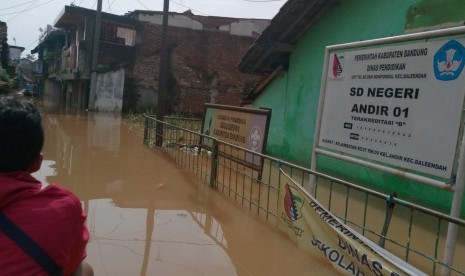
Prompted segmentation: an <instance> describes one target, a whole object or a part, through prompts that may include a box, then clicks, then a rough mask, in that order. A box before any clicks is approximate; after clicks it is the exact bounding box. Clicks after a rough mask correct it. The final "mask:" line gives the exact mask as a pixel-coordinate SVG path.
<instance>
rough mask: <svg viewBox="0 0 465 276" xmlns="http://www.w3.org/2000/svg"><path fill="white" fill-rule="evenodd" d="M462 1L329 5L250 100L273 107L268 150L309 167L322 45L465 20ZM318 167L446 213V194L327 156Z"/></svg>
mask: <svg viewBox="0 0 465 276" xmlns="http://www.w3.org/2000/svg"><path fill="white" fill-rule="evenodd" d="M464 3H465V1H463V0H424V1H419V0H390V1H373V0H343V1H341V3H340V4H337V5H336V6H334V7H333V8H331V9H329V10H328V11H327V12H326V13H325V14H324V15H323V16H321V17H320V18H319V19H318V20H317V22H315V24H314V25H313V26H312V27H311V28H310V29H309V30H308V31H307V32H306V33H305V34H304V35H303V36H302V37H301V38H300V39H299V41H298V43H297V44H296V45H295V50H294V52H293V53H292V54H291V57H290V62H289V69H288V71H287V72H285V73H283V74H281V75H280V76H279V77H277V78H275V79H274V80H273V81H272V82H271V83H270V84H269V85H268V86H267V87H266V89H265V90H264V91H263V92H262V93H261V95H260V96H259V97H258V98H257V99H256V100H255V102H254V106H255V107H267V108H271V109H272V118H271V126H270V132H269V135H268V144H267V148H266V150H267V153H268V154H269V155H272V156H276V157H278V158H282V159H284V160H287V161H290V162H293V163H296V164H299V165H302V166H305V167H309V166H310V162H311V153H312V149H313V140H314V130H315V123H316V116H317V109H318V102H319V94H320V82H321V72H322V67H323V62H324V53H325V47H326V46H328V45H335V44H341V43H347V42H354V41H362V40H369V39H375V38H381V37H389V36H396V35H401V34H404V33H405V32H406V26H408V28H410V29H412V28H430V27H431V26H434V25H438V24H444V23H447V22H451V21H450V19H451V18H452V19H453V22H457V21H459V18H465V13H464V12H463V11H464V10H465V9H464V5H465V4H464ZM457 7H459V8H457ZM460 7H461V8H460ZM441 15H442V16H441ZM462 22H463V19H462ZM318 165H319V166H318V170H319V171H322V172H325V173H328V174H331V175H335V176H337V177H341V178H343V179H346V180H350V181H353V182H356V183H360V184H363V185H365V186H369V187H371V188H375V189H378V190H381V191H384V192H387V193H396V194H397V196H398V197H401V198H403V199H407V200H412V201H415V202H418V203H421V204H426V205H429V206H431V207H433V208H436V209H439V210H442V211H445V212H448V211H449V209H450V203H451V201H452V193H451V192H448V191H443V190H440V189H437V188H433V187H430V186H426V185H425V184H419V183H415V182H413V181H409V180H405V179H402V178H400V177H397V176H395V175H391V174H386V173H381V172H378V171H374V170H370V169H367V168H365V167H361V166H358V165H354V164H350V163H346V162H343V161H339V160H336V159H332V158H329V157H319V159H318ZM462 206H463V205H462ZM462 210H465V208H462ZM462 213H464V212H462Z"/></svg>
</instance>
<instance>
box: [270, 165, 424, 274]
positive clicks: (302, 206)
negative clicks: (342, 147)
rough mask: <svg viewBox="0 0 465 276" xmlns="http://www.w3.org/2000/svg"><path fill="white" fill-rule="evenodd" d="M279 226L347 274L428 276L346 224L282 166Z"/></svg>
mask: <svg viewBox="0 0 465 276" xmlns="http://www.w3.org/2000/svg"><path fill="white" fill-rule="evenodd" d="M278 215H279V218H278V227H279V229H281V230H283V231H284V232H286V233H287V234H288V235H289V237H291V239H293V240H294V241H295V242H296V243H297V244H298V246H299V247H300V248H302V249H304V250H307V251H310V252H312V253H313V254H315V255H316V256H320V257H321V258H322V259H323V261H327V262H329V263H330V264H331V265H332V266H333V267H334V268H335V269H336V270H337V271H339V272H341V273H343V274H345V275H378V276H379V275H391V276H394V275H426V274H425V273H423V272H421V271H419V270H418V269H416V268H415V267H413V266H411V265H410V264H408V263H406V262H404V261H403V260H401V259H399V258H398V257H396V256H394V255H393V254H391V253H389V252H388V251H386V250H385V249H383V248H381V247H379V246H378V245H376V244H375V243H373V242H372V241H370V240H368V239H367V238H365V237H364V236H362V235H360V234H359V233H357V232H356V231H354V230H352V229H351V228H350V227H348V226H347V225H345V224H343V223H342V222H340V221H339V219H338V218H336V217H335V216H334V215H332V214H331V213H330V212H329V211H327V210H326V209H325V208H324V207H323V206H322V205H321V204H320V203H319V202H318V201H317V200H316V199H315V198H314V197H312V196H311V195H310V194H308V193H307V192H306V191H305V190H304V189H303V188H302V186H301V185H299V184H298V183H296V182H295V181H294V180H293V179H291V178H290V177H289V176H288V175H287V174H286V173H284V172H283V171H282V170H281V169H280V196H279V203H278Z"/></svg>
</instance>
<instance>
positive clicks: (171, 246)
mask: <svg viewBox="0 0 465 276" xmlns="http://www.w3.org/2000/svg"><path fill="white" fill-rule="evenodd" d="M44 130H45V135H46V143H45V148H44V151H43V153H44V158H45V160H46V162H45V163H44V166H42V168H41V170H40V171H39V172H38V173H36V174H35V176H36V177H37V178H39V179H41V180H43V181H45V182H46V183H61V184H62V185H64V186H66V187H68V188H69V189H70V190H72V191H74V192H75V193H76V194H77V195H78V196H79V198H80V199H81V200H82V203H83V206H84V209H85V210H86V212H87V213H88V220H87V224H88V227H89V230H90V233H91V240H90V242H89V244H88V258H87V261H88V262H89V263H90V264H91V265H92V266H93V267H94V271H95V275H138V274H139V275H288V274H289V275H291V274H294V275H299V274H306V273H308V271H310V269H311V270H312V271H314V272H315V267H318V266H320V267H321V265H319V263H318V262H316V261H314V260H312V259H311V258H310V256H309V255H308V253H304V252H303V251H300V250H298V249H297V248H296V247H295V246H294V245H293V244H292V243H291V242H290V241H289V240H288V239H287V238H286V237H285V236H284V235H282V234H281V233H280V232H277V230H275V229H274V228H272V227H270V226H269V225H265V224H263V223H261V222H260V221H258V220H255V219H253V218H252V217H251V216H249V215H248V214H247V213H246V212H244V211H243V210H240V209H239V208H238V207H237V206H236V205H234V204H233V203H231V202H229V201H228V200H227V199H225V198H223V197H221V195H219V194H218V193H215V192H213V191H211V190H210V188H208V187H207V186H205V185H203V184H201V183H197V182H195V181H193V179H195V177H193V176H192V175H188V174H186V173H185V172H184V171H183V170H182V169H180V168H179V167H177V166H176V165H174V164H173V163H172V162H170V161H169V160H167V159H165V158H164V157H163V156H161V155H159V154H158V153H157V152H155V151H152V150H150V149H148V148H147V147H145V146H144V145H143V144H142V137H143V131H142V130H141V129H138V128H133V127H131V126H129V125H127V124H125V123H124V121H123V120H122V119H121V117H119V116H115V115H113V114H92V115H88V116H85V115H73V116H70V115H57V114H51V113H49V114H44ZM316 271H318V269H317V270H316ZM321 272H322V273H324V274H326V275H328V273H329V274H334V272H332V271H331V268H325V267H321Z"/></svg>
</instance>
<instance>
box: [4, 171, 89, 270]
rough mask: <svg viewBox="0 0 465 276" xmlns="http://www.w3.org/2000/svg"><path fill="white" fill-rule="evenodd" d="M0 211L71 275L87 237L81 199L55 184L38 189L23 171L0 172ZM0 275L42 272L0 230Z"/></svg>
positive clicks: (83, 251)
mask: <svg viewBox="0 0 465 276" xmlns="http://www.w3.org/2000/svg"><path fill="white" fill-rule="evenodd" d="M0 212H2V213H3V214H4V215H5V216H7V217H8V218H9V219H10V220H12V221H13V222H14V223H15V224H16V225H17V226H18V227H19V228H21V229H22V230H23V231H24V232H25V233H27V234H28V235H29V237H31V238H32V239H33V240H34V241H35V242H36V243H37V244H38V245H39V246H40V247H42V249H43V250H44V251H45V252H47V253H48V255H49V256H50V257H51V258H52V259H53V260H55V262H56V263H57V264H58V265H59V266H60V267H62V268H63V275H71V274H72V273H73V272H74V271H75V270H76V268H77V266H78V265H79V263H80V262H81V261H82V260H83V259H84V258H85V257H86V251H85V248H86V244H87V241H88V240H89V233H88V231H87V228H86V225H85V220H86V215H85V213H84V212H83V210H82V206H81V202H80V201H79V199H78V198H77V197H76V196H75V195H74V194H73V193H71V192H70V191H68V190H66V189H65V188H63V187H60V186H57V185H49V186H47V187H45V188H43V189H42V185H41V183H40V182H39V181H38V180H36V179H35V178H34V177H32V176H31V175H30V174H29V173H27V172H15V173H8V174H5V173H0ZM0 275H46V273H45V271H43V270H42V268H41V267H40V266H39V265H37V264H36V263H35V261H34V260H32V259H31V257H29V256H28V255H26V253H24V251H23V250H22V249H21V248H19V247H18V246H17V245H16V243H14V242H13V241H12V240H11V239H10V238H9V237H7V236H5V234H4V233H3V232H2V231H0Z"/></svg>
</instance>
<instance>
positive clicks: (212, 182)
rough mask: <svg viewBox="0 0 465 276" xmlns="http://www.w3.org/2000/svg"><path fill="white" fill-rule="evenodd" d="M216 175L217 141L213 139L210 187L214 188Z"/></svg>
mask: <svg viewBox="0 0 465 276" xmlns="http://www.w3.org/2000/svg"><path fill="white" fill-rule="evenodd" d="M217 174H218V140H216V139H213V147H212V159H211V172H210V187H212V188H216V187H217V183H216V177H217Z"/></svg>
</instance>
